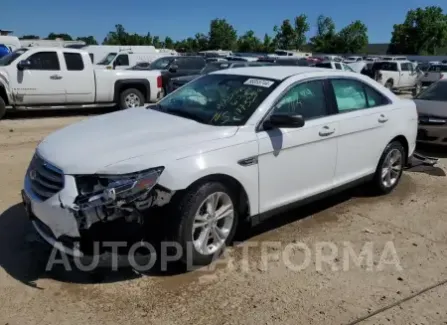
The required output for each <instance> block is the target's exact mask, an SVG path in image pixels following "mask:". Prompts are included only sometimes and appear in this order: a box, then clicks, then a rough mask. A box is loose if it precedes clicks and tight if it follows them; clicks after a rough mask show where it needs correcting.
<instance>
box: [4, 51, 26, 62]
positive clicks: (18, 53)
mask: <svg viewBox="0 0 447 325" xmlns="http://www.w3.org/2000/svg"><path fill="white" fill-rule="evenodd" d="M26 51H28V49H18V50H15V51H14V52H11V53H9V54H7V55H5V56H4V57H2V58H1V59H0V66H5V65H10V64H11V63H12V62H14V61H15V59H17V58H18V57H19V56H21V55H22V54H23V53H25V52H26Z"/></svg>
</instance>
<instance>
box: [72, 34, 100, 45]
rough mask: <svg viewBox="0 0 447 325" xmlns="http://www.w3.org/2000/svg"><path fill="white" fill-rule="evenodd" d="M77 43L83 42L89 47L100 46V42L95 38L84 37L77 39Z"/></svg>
mask: <svg viewBox="0 0 447 325" xmlns="http://www.w3.org/2000/svg"><path fill="white" fill-rule="evenodd" d="M76 40H77V41H83V42H85V44H87V45H98V42H97V41H96V39H95V38H94V37H93V36H83V37H78V38H76Z"/></svg>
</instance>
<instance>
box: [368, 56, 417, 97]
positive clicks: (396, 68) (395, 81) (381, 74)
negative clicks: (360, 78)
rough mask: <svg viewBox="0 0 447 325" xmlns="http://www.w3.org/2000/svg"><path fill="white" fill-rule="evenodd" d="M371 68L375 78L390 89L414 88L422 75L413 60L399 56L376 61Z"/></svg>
mask: <svg viewBox="0 0 447 325" xmlns="http://www.w3.org/2000/svg"><path fill="white" fill-rule="evenodd" d="M371 70H372V71H371V73H372V74H373V75H374V79H375V80H376V81H377V82H379V83H381V84H382V85H384V86H385V87H386V88H388V89H390V90H414V89H416V86H417V83H418V81H419V78H420V77H421V76H422V71H420V70H419V69H417V68H415V66H414V65H413V63H412V62H410V61H404V60H402V61H401V60H399V58H390V60H389V61H379V62H374V64H373V66H372V68H371Z"/></svg>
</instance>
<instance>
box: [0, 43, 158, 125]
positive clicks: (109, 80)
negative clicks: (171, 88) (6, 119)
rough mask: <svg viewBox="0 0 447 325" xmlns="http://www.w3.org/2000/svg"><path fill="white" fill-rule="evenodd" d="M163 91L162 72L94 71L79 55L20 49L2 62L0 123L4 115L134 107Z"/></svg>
mask: <svg viewBox="0 0 447 325" xmlns="http://www.w3.org/2000/svg"><path fill="white" fill-rule="evenodd" d="M162 89H163V85H162V79H161V73H160V71H138V70H106V69H95V68H94V67H93V64H92V62H91V59H90V57H89V54H88V52H86V51H82V50H76V49H69V48H55V47H53V48H42V47H38V48H21V49H18V50H16V51H14V52H12V53H10V54H9V55H6V56H4V57H3V58H1V59H0V118H2V117H3V116H4V115H5V112H6V110H7V109H32V108H39V109H45V108H46V109H61V108H89V107H112V106H115V105H118V106H119V107H120V108H129V107H138V106H142V105H144V103H146V102H155V101H157V100H158V99H160V98H162V97H163V92H162Z"/></svg>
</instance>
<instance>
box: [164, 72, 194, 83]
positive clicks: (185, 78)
mask: <svg viewBox="0 0 447 325" xmlns="http://www.w3.org/2000/svg"><path fill="white" fill-rule="evenodd" d="M198 77H200V74H194V75H189V76H182V77H177V78H172V79H171V80H172V81H173V82H181V83H187V82H190V81H191V80H194V79H196V78H198Z"/></svg>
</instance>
